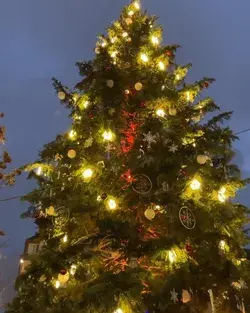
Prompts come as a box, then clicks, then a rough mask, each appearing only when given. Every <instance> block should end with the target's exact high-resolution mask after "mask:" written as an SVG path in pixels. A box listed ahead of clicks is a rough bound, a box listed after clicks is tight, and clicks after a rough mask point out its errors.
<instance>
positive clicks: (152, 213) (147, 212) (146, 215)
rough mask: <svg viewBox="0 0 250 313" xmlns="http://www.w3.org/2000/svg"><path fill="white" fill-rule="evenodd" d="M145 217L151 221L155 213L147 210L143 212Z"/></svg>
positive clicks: (149, 209) (150, 209)
mask: <svg viewBox="0 0 250 313" xmlns="http://www.w3.org/2000/svg"><path fill="white" fill-rule="evenodd" d="M144 215H145V217H146V218H147V219H148V220H150V221H152V219H153V218H154V217H155V211H154V210H153V209H152V208H148V209H147V210H146V211H145V212H144Z"/></svg>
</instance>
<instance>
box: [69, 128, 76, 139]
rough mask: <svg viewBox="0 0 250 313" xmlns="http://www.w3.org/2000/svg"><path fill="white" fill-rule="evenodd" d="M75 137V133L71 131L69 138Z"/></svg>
mask: <svg viewBox="0 0 250 313" xmlns="http://www.w3.org/2000/svg"><path fill="white" fill-rule="evenodd" d="M75 136H76V132H75V131H74V130H73V129H72V130H71V131H70V132H69V138H74V137H75Z"/></svg>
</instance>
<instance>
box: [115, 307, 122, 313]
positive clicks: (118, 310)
mask: <svg viewBox="0 0 250 313" xmlns="http://www.w3.org/2000/svg"><path fill="white" fill-rule="evenodd" d="M114 313H123V310H122V309H120V308H118V309H117V310H115V311H114Z"/></svg>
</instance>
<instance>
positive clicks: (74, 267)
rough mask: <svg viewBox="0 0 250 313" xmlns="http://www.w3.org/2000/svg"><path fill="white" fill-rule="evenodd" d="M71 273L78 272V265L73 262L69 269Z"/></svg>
mask: <svg viewBox="0 0 250 313" xmlns="http://www.w3.org/2000/svg"><path fill="white" fill-rule="evenodd" d="M69 273H70V275H72V276H74V275H75V273H76V265H75V264H72V265H71V267H70V270H69Z"/></svg>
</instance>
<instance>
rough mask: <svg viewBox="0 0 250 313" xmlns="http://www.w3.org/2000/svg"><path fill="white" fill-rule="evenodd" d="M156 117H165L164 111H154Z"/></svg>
mask: <svg viewBox="0 0 250 313" xmlns="http://www.w3.org/2000/svg"><path fill="white" fill-rule="evenodd" d="M156 115H158V116H160V117H164V116H165V111H164V110H163V109H158V110H157V111H156Z"/></svg>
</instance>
